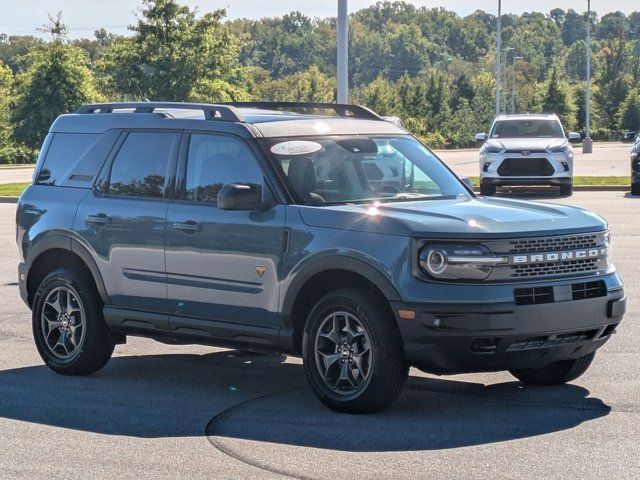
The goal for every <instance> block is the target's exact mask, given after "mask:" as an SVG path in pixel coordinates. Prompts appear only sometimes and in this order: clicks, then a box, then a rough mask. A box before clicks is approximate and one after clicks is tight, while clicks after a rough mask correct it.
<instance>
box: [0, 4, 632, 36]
mask: <svg viewBox="0 0 640 480" xmlns="http://www.w3.org/2000/svg"><path fill="white" fill-rule="evenodd" d="M140 3H141V2H140V1H139V0H0V33H7V34H9V35H29V34H31V35H42V34H40V33H39V32H38V30H37V29H38V28H39V27H41V26H42V25H45V24H46V23H47V22H48V20H47V14H48V13H50V14H53V15H55V14H56V13H57V12H58V11H62V18H63V21H64V23H66V24H67V25H68V26H69V37H71V38H80V37H91V36H92V34H93V31H94V30H96V29H98V28H101V27H104V28H106V29H107V30H109V31H111V32H113V33H120V34H123V33H126V32H127V25H130V24H132V23H134V22H135V19H136V11H137V8H138V6H139V5H140ZM180 3H182V4H187V5H189V6H191V7H198V9H199V10H200V11H201V12H206V11H211V10H215V9H218V8H226V9H227V14H228V17H229V18H232V19H234V18H261V17H271V16H281V15H283V14H285V13H288V12H290V11H293V10H300V11H302V12H303V13H304V14H306V15H309V16H311V17H327V16H334V15H335V14H336V9H337V0H318V1H316V2H312V3H311V4H306V2H301V1H300V0H180ZM374 3H375V1H372V0H349V11H350V12H353V11H355V10H359V9H361V8H364V7H367V6H369V5H372V4H374ZM410 3H413V4H414V5H417V6H426V7H444V8H446V9H448V10H453V11H455V12H457V13H458V14H460V15H463V16H464V15H467V14H469V13H471V12H473V11H474V10H477V9H481V10H485V11H487V12H491V13H496V12H497V3H498V2H497V0H440V1H436V0H413V1H411V2H410ZM502 4H503V12H504V13H522V12H525V11H531V10H535V11H540V12H545V13H547V12H549V11H550V10H551V9H553V8H556V7H560V8H563V9H565V10H567V9H569V8H573V9H574V10H577V11H580V10H583V11H584V10H586V5H587V0H533V1H532V0H503V1H502ZM591 5H592V9H593V10H595V11H597V12H598V14H599V15H600V16H602V15H604V14H605V13H607V12H612V11H616V10H621V11H623V12H625V13H627V14H628V13H630V12H631V11H634V10H640V4H639V3H638V2H637V0H592V1H591ZM634 6H635V8H634Z"/></svg>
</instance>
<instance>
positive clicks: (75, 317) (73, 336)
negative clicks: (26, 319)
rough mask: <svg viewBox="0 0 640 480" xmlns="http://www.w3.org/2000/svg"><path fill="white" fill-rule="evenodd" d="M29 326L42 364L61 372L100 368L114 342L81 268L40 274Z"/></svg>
mask: <svg viewBox="0 0 640 480" xmlns="http://www.w3.org/2000/svg"><path fill="white" fill-rule="evenodd" d="M32 327H33V336H34V339H35V342H36V347H37V348H38V352H39V353H40V356H41V357H42V359H43V360H44V362H45V364H46V365H47V366H48V367H49V368H50V369H51V370H53V371H55V372H57V373H61V374H64V375H85V374H90V373H94V372H96V371H98V370H100V369H101V368H102V367H104V366H105V364H106V363H107V362H108V361H109V359H110V358H111V354H112V353H113V349H114V346H115V345H114V343H113V341H112V340H111V339H110V337H109V332H108V330H107V326H106V324H105V322H104V318H103V317H102V303H101V302H100V298H99V296H98V293H97V292H96V290H95V288H94V287H93V281H92V279H91V278H89V276H88V275H87V274H86V273H85V272H83V271H81V270H76V269H66V268H62V269H59V270H55V271H53V272H51V273H50V274H49V275H47V276H46V277H45V278H44V280H43V281H42V283H41V284H40V286H39V287H38V291H37V292H36V295H35V298H34V302H33V313H32Z"/></svg>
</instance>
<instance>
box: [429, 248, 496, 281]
mask: <svg viewBox="0 0 640 480" xmlns="http://www.w3.org/2000/svg"><path fill="white" fill-rule="evenodd" d="M419 261H420V269H421V270H422V271H423V272H424V273H426V274H427V275H429V276H430V277H433V278H436V279H439V280H484V279H485V278H487V277H488V276H489V275H490V274H491V271H492V270H493V267H494V266H495V265H499V264H503V263H507V262H508V259H507V258H506V257H496V256H495V255H493V254H492V253H491V252H490V251H489V249H488V248H486V247H483V246H482V245H425V246H424V247H423V248H422V250H420V258H419Z"/></svg>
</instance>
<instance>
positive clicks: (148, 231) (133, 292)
mask: <svg viewBox="0 0 640 480" xmlns="http://www.w3.org/2000/svg"><path fill="white" fill-rule="evenodd" d="M179 143H180V134H179V133H178V132H169V131H131V132H124V133H123V134H122V137H121V138H120V140H119V142H118V144H117V145H116V147H115V148H114V152H113V153H112V155H111V157H110V159H109V160H108V161H107V163H106V165H105V167H104V168H103V171H102V172H101V174H100V178H99V180H98V182H97V184H96V188H95V189H94V190H93V191H91V192H90V193H89V194H88V195H87V196H86V197H85V199H84V200H83V201H82V202H81V204H80V206H79V209H78V213H77V215H76V225H75V231H76V232H78V233H79V234H80V235H81V236H82V237H83V238H84V240H85V241H86V242H87V243H89V244H90V246H91V247H92V249H93V251H94V252H95V254H96V261H97V263H98V267H99V268H100V271H101V273H102V276H103V279H104V283H105V286H106V289H107V292H108V294H109V296H110V297H111V300H112V303H113V306H116V307H121V308H126V309H135V310H141V311H151V312H163V313H166V312H167V290H166V284H165V279H166V275H165V271H164V240H165V217H166V213H167V207H168V205H169V200H168V198H167V194H168V192H167V190H168V185H169V184H170V182H171V181H172V180H173V179H172V178H170V177H172V176H173V172H174V170H175V162H176V156H177V151H178V148H179ZM170 172H171V173H170ZM167 323H168V322H167ZM163 326H164V327H166V325H163Z"/></svg>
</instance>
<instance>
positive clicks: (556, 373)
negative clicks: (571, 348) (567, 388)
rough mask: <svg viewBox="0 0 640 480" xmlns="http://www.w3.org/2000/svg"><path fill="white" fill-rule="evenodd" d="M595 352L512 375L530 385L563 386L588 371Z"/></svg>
mask: <svg viewBox="0 0 640 480" xmlns="http://www.w3.org/2000/svg"><path fill="white" fill-rule="evenodd" d="M595 355H596V354H595V352H593V353H590V354H589V355H585V356H584V357H580V358H576V359H573V360H562V361H560V362H555V363H551V364H549V365H547V366H546V367H543V368H525V369H522V370H511V371H510V372H511V375H513V376H514V377H516V378H517V379H518V380H520V381H521V382H523V383H528V384H530V385H562V384H563V383H567V382H570V381H572V380H575V379H576V378H578V377H579V376H581V375H582V374H583V373H584V372H586V371H587V369H588V368H589V366H590V365H591V362H593V358H594V357H595Z"/></svg>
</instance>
